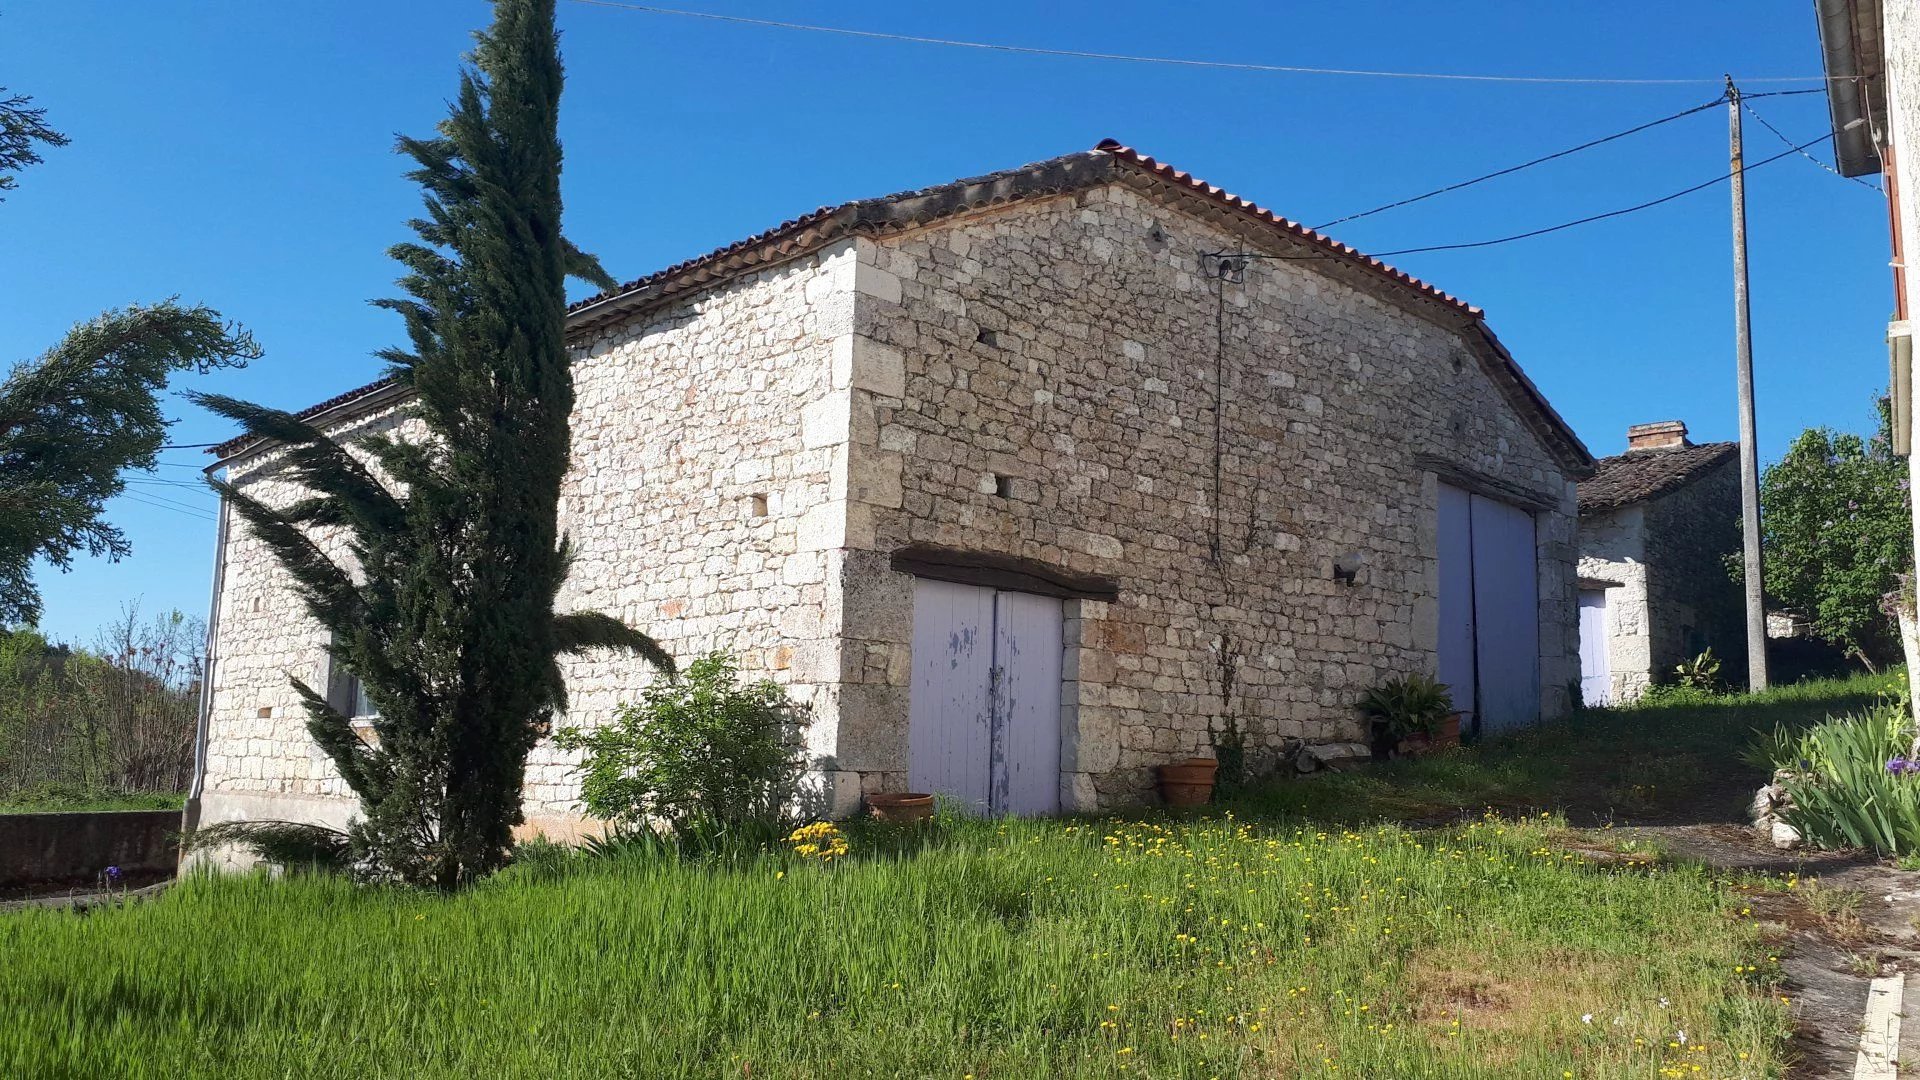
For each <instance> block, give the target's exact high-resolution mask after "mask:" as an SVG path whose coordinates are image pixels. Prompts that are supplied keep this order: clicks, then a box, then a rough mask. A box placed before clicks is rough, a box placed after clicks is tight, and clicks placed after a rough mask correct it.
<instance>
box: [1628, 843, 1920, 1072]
mask: <svg viewBox="0 0 1920 1080" xmlns="http://www.w3.org/2000/svg"><path fill="white" fill-rule="evenodd" d="M1614 832H1615V834H1616V835H1628V836H1640V837H1645V838H1646V839H1649V840H1651V841H1653V842H1654V843H1656V844H1658V845H1659V846H1660V847H1662V848H1664V849H1665V850H1666V851H1667V852H1668V853H1670V854H1671V855H1673V856H1675V857H1677V858H1683V859H1691V860H1696V861H1699V862H1703V863H1706V864H1707V865H1710V866H1713V867H1716V868H1719V869H1723V870H1736V871H1738V870H1748V871H1754V872H1758V873H1770V874H1799V875H1800V876H1801V877H1802V879H1806V878H1816V879H1818V881H1819V884H1820V887H1822V888H1825V889H1832V890H1852V891H1855V892H1858V893H1860V894H1862V899H1861V900H1860V901H1859V905H1858V907H1857V909H1855V915H1857V919H1844V918H1843V919H1838V920H1834V919H1822V918H1820V917H1819V916H1817V915H1816V914H1815V913H1813V912H1811V911H1810V910H1809V908H1808V906H1807V905H1806V904H1805V903H1804V902H1802V901H1800V900H1799V899H1798V898H1797V897H1796V896H1794V895H1793V894H1786V895H1782V894H1778V893H1773V894H1756V895H1755V896H1754V897H1753V906H1754V910H1755V914H1756V915H1757V916H1758V917H1759V918H1761V919H1762V920H1763V921H1764V922H1765V923H1767V924H1770V925H1769V927H1768V928H1769V929H1770V930H1772V931H1773V932H1774V933H1776V934H1777V935H1778V936H1779V937H1780V938H1781V939H1782V942H1781V944H1782V948H1783V951H1782V953H1781V954H1780V955H1781V961H1782V964H1781V966H1782V967H1783V968H1784V969H1785V975H1786V986H1785V988H1784V992H1785V993H1786V995H1787V996H1788V997H1790V998H1792V999H1793V1015H1794V1024H1795V1031H1794V1049H1795V1051H1796V1052H1797V1054H1798V1056H1799V1061H1798V1063H1797V1064H1796V1066H1795V1068H1794V1070H1793V1072H1792V1074H1791V1075H1793V1076H1795V1077H1800V1078H1804V1080H1894V1078H1895V1077H1896V1076H1898V1075H1900V1069H1899V1063H1900V1062H1907V1063H1909V1064H1908V1065H1907V1068H1906V1070H1905V1074H1906V1075H1909V1076H1911V1075H1914V1074H1915V1071H1916V1068H1915V1063H1920V925H1916V920H1920V874H1916V873H1913V872H1909V871H1904V870H1896V869H1894V868H1893V867H1891V866H1888V865H1887V864H1885V863H1883V862H1881V861H1879V860H1877V859H1872V858H1867V857H1862V856H1858V855H1835V854H1830V853H1824V852H1782V851H1776V850H1774V849H1773V848H1771V847H1769V846H1766V845H1763V844H1761V843H1759V842H1758V841H1757V840H1756V838H1755V837H1754V835H1753V833H1752V831H1751V830H1749V829H1746V828H1742V827H1740V826H1737V825H1663V826H1641V827H1632V826H1630V827H1626V828H1618V829H1615V830H1614ZM1908 1018H1911V1019H1910V1020H1909V1019H1908Z"/></svg>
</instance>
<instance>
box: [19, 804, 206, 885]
mask: <svg viewBox="0 0 1920 1080" xmlns="http://www.w3.org/2000/svg"><path fill="white" fill-rule="evenodd" d="M180 831H181V830H180V811H178V810H106V811H94V812H81V813H53V814H0V889H13V888H19V887H23V886H33V885H50V884H65V885H74V886H88V885H99V884H102V883H103V882H102V875H103V874H104V872H105V871H106V869H107V867H109V866H112V867H117V868H118V869H119V871H120V878H119V880H118V881H117V882H115V884H124V885H131V886H135V887H137V886H140V885H146V884H150V883H152V882H154V881H156V880H159V879H161V878H167V877H172V876H173V872H174V869H175V867H176V866H177V865H178V864H179V862H180Z"/></svg>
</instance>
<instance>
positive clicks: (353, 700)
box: [327, 660, 380, 720]
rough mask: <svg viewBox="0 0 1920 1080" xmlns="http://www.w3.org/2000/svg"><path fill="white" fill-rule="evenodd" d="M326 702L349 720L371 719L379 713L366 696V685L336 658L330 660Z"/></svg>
mask: <svg viewBox="0 0 1920 1080" xmlns="http://www.w3.org/2000/svg"><path fill="white" fill-rule="evenodd" d="M327 704H329V705H331V706H333V707H334V708H335V709H337V710H339V711H340V712H342V713H344V714H346V716H347V718H348V719H351V720H372V719H373V718H375V717H377V716H379V715H380V710H378V709H376V708H374V705H373V701H372V700H371V699H370V698H368V697H367V685H366V684H365V683H363V682H361V681H360V677H359V676H358V675H355V674H354V673H353V672H351V671H348V670H347V669H346V668H345V667H344V666H343V665H342V664H341V663H340V661H338V660H334V661H332V662H331V673H330V675H329V677H328V679H327Z"/></svg>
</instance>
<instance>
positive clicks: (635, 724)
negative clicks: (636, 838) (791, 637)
mask: <svg viewBox="0 0 1920 1080" xmlns="http://www.w3.org/2000/svg"><path fill="white" fill-rule="evenodd" d="M799 734H800V713H799V710H798V709H797V708H796V707H795V706H794V705H793V704H792V702H790V701H789V700H788V698H787V695H786V692H785V691H784V690H782V689H781V688H780V686H779V685H778V684H776V683H774V682H773V681H772V680H770V679H762V680H760V681H758V682H753V683H747V684H745V685H742V684H741V683H740V681H739V677H738V669H737V667H736V665H735V663H734V661H733V659H732V658H731V657H729V656H727V655H725V654H724V653H711V654H708V655H706V656H703V657H701V658H700V659H698V660H696V661H694V662H693V663H692V664H691V665H689V666H688V667H687V670H686V673H685V674H684V676H683V677H681V678H679V679H677V680H673V681H670V682H660V683H656V684H655V685H653V686H650V687H648V688H647V690H646V692H645V694H644V695H643V696H642V698H641V700H640V702H639V703H638V704H634V705H629V706H627V707H625V708H623V709H621V710H620V711H619V713H618V714H617V715H616V716H615V718H614V720H613V722H612V723H610V724H607V725H606V726H604V727H600V728H595V729H593V730H591V731H583V730H580V729H578V728H573V729H568V730H566V731H563V732H561V733H560V735H559V736H558V738H557V740H556V741H557V742H558V743H559V744H560V745H561V746H562V747H565V748H568V749H579V750H584V751H586V758H585V760H584V761H583V762H582V764H581V766H580V771H581V773H582V774H583V777H584V778H583V780H582V782H581V785H580V801H581V802H582V803H584V804H585V805H586V807H587V810H588V811H589V812H590V813H592V814H593V815H594V816H596V817H599V818H604V819H606V820H608V821H612V822H614V823H616V824H617V825H619V826H622V827H624V828H629V829H641V828H646V827H649V826H652V825H655V824H659V825H664V826H666V827H667V828H668V829H671V830H672V831H673V833H674V834H675V835H676V836H678V837H681V838H683V839H700V840H702V841H703V842H704V841H709V840H711V839H713V837H714V835H715V834H716V833H717V834H722V835H729V834H738V833H740V832H742V831H747V832H755V833H762V834H768V835H777V834H778V831H779V830H780V828H781V827H782V826H783V825H784V824H785V823H786V821H787V815H788V814H789V812H790V810H791V808H792V806H793V803H794V801H795V797H796V795H797V794H798V792H797V788H798V782H799V778H800V770H801V767H802V759H801V755H800V738H799Z"/></svg>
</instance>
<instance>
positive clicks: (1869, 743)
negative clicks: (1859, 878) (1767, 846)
mask: <svg viewBox="0 0 1920 1080" xmlns="http://www.w3.org/2000/svg"><path fill="white" fill-rule="evenodd" d="M1912 740H1913V726H1912V721H1911V719H1910V717H1909V714H1908V713H1907V712H1906V710H1905V709H1904V708H1901V707H1899V706H1898V705H1892V704H1887V705H1879V706H1876V707H1874V708H1871V709H1868V710H1866V711H1865V712H1861V713H1856V714H1854V715H1852V716H1844V717H1838V718H1833V719H1829V720H1827V721H1826V722H1825V723H1822V724H1818V725H1816V726H1814V727H1812V728H1808V729H1807V730H1805V731H1800V732H1792V731H1785V730H1778V731H1775V732H1774V733H1773V734H1772V735H1771V736H1768V737H1765V738H1763V739H1762V740H1761V742H1760V744H1759V745H1758V746H1757V747H1756V750H1755V753H1754V754H1752V755H1751V758H1752V759H1754V760H1757V761H1759V762H1763V763H1765V764H1767V765H1770V766H1772V767H1773V768H1774V769H1775V770H1777V771H1778V772H1779V773H1780V775H1781V781H1780V783H1781V786H1782V787H1784V788H1785V789H1786V793H1787V798H1788V800H1789V804H1788V805H1787V806H1785V807H1784V808H1782V810H1781V813H1780V817H1781V819H1782V820H1783V821H1785V822H1786V823H1787V824H1789V825H1791V826H1793V827H1794V828H1795V829H1798V830H1799V831H1800V835H1801V837H1803V838H1804V839H1805V840H1806V841H1807V842H1808V843H1810V844H1813V845H1815V846H1816V847H1826V848H1840V847H1854V848H1866V849H1869V850H1872V851H1877V852H1880V853H1882V854H1887V855H1900V854H1905V853H1908V852H1914V851H1920V762H1916V761H1912V760H1909V758H1908V754H1909V749H1910V747H1911V745H1912Z"/></svg>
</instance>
